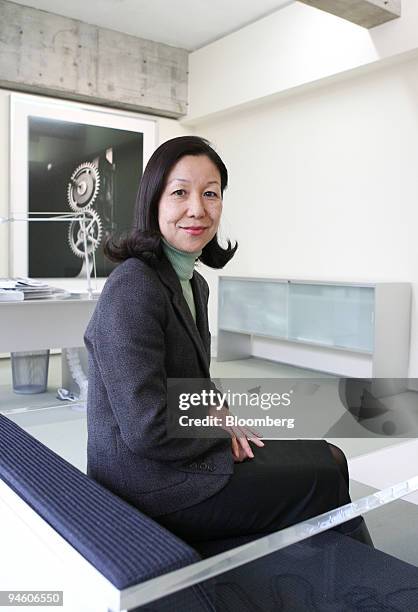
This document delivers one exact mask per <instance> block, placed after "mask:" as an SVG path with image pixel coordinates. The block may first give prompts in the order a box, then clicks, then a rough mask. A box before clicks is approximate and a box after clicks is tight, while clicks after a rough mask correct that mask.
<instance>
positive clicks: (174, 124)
mask: <svg viewBox="0 0 418 612" xmlns="http://www.w3.org/2000/svg"><path fill="white" fill-rule="evenodd" d="M10 93H12V92H11V91H9V90H5V89H0V217H2V216H3V217H7V216H8V212H9V129H10V120H9V96H10ZM142 116H143V114H142ZM151 118H152V119H157V129H158V142H159V144H160V143H162V142H164V141H165V140H168V139H169V138H174V137H175V136H181V135H183V134H188V133H190V129H188V128H186V127H184V126H182V125H181V124H180V123H179V122H178V121H177V120H175V119H165V118H162V117H158V118H156V117H154V116H152V117H151ZM24 176H25V169H24V168H22V180H24ZM8 259H9V257H8V225H7V224H5V223H3V224H1V223H0V277H1V276H8V273H9V272H8V266H9V261H8Z"/></svg>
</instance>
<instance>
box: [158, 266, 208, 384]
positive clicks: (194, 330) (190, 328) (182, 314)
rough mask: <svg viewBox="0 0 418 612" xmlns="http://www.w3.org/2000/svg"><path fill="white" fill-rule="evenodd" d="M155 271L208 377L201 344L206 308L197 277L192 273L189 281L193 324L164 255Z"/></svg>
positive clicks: (204, 353)
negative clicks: (191, 292)
mask: <svg viewBox="0 0 418 612" xmlns="http://www.w3.org/2000/svg"><path fill="white" fill-rule="evenodd" d="M156 271H157V273H158V275H159V277H160V279H161V281H162V282H163V283H164V285H165V286H166V287H168V289H169V290H170V293H171V301H172V304H173V306H174V308H175V310H176V312H177V314H178V316H179V318H180V320H181V321H182V323H183V325H184V327H185V328H186V330H187V332H188V333H189V336H190V337H191V339H192V340H193V342H194V345H195V347H196V350H197V353H198V355H199V359H200V361H201V365H202V368H203V371H204V372H205V376H208V377H209V376H210V374H209V357H208V354H207V351H206V348H205V345H204V343H203V337H204V336H205V329H206V326H205V321H206V306H205V304H204V300H203V295H202V290H201V287H200V283H199V282H198V280H197V276H196V274H195V273H194V274H193V278H192V279H191V284H192V289H193V296H194V301H195V308H196V323H195V322H194V319H193V316H192V313H191V312H190V308H189V305H188V304H187V302H186V300H185V297H184V295H183V290H182V288H181V284H180V281H179V279H178V276H177V274H176V272H175V270H174V268H173V267H172V265H171V264H170V262H169V261H168V259H167V258H166V257H165V255H164V256H163V257H162V259H161V262H160V264H159V265H158V266H157V267H156Z"/></svg>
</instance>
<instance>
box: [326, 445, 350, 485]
mask: <svg viewBox="0 0 418 612" xmlns="http://www.w3.org/2000/svg"><path fill="white" fill-rule="evenodd" d="M327 444H328V448H329V449H330V451H331V454H332V456H333V458H334V460H335V461H336V463H337V465H338V467H339V468H340V471H341V473H342V475H343V477H344V479H345V481H346V483H347V485H348V483H349V480H350V477H349V473H348V463H347V457H346V456H345V454H344V453H343V451H342V450H341V448H339V447H338V446H335V444H331V442H328V443H327Z"/></svg>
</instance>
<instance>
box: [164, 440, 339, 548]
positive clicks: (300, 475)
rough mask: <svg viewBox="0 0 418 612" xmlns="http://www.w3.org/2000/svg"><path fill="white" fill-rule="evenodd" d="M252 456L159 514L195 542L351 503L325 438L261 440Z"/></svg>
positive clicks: (263, 529) (266, 528) (272, 526)
mask: <svg viewBox="0 0 418 612" xmlns="http://www.w3.org/2000/svg"><path fill="white" fill-rule="evenodd" d="M264 444H265V446H264V447H261V448H259V447H255V446H254V445H253V446H252V449H253V452H254V458H253V459H246V460H245V461H243V462H242V463H235V464H234V473H233V475H232V476H231V478H230V479H229V481H228V483H227V484H226V485H225V487H223V488H222V489H221V490H220V491H218V492H217V493H216V494H215V495H212V496H211V497H209V498H208V499H206V500H204V501H202V502H200V503H199V504H195V505H194V506H190V507H189V508H185V509H183V510H178V511H176V512H172V513H170V514H165V515H162V516H159V517H157V518H156V519H155V520H157V521H158V522H159V523H161V524H162V525H164V526H165V527H166V528H167V529H169V530H170V531H172V532H173V533H175V534H176V535H178V536H179V537H180V538H182V539H183V540H185V541H186V542H189V543H190V544H193V543H194V542H199V541H203V540H205V541H208V540H217V539H223V538H227V537H234V536H241V535H252V534H266V533H271V532H273V531H277V530H279V529H283V528H284V527H288V526H289V525H294V524H296V523H300V522H301V521H303V520H306V519H308V518H311V517H314V516H317V515H318V514H322V513H323V512H327V511H328V510H332V509H334V508H337V507H339V506H342V505H344V504H347V503H350V501H351V500H350V495H349V491H348V486H347V483H346V481H345V479H344V477H343V475H342V473H341V471H340V469H339V467H338V464H337V462H336V461H335V459H334V457H333V456H332V453H331V451H330V449H329V446H328V443H327V442H326V441H325V440H265V441H264Z"/></svg>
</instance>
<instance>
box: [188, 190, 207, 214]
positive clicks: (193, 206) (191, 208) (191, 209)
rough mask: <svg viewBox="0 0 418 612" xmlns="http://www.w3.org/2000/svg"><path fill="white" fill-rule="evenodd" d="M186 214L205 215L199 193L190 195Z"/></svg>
mask: <svg viewBox="0 0 418 612" xmlns="http://www.w3.org/2000/svg"><path fill="white" fill-rule="evenodd" d="M188 214H189V215H191V216H194V217H203V216H204V215H205V207H204V203H203V201H202V198H201V197H200V195H191V196H190V199H189V202H188Z"/></svg>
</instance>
